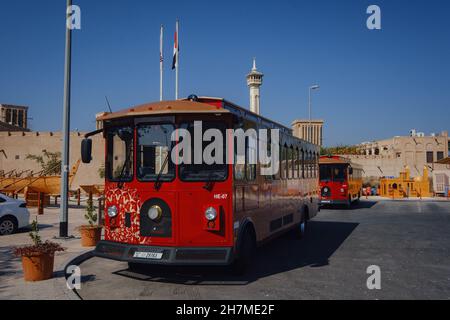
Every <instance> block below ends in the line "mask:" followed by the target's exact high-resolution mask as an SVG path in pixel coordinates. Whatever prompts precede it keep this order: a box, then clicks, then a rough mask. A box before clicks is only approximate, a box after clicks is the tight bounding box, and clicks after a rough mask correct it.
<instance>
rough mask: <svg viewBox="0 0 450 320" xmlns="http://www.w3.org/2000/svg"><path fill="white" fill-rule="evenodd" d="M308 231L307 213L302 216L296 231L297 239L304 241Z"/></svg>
mask: <svg viewBox="0 0 450 320" xmlns="http://www.w3.org/2000/svg"><path fill="white" fill-rule="evenodd" d="M307 230H308V213H307V212H305V213H304V214H303V216H302V220H301V221H300V224H299V225H297V227H296V228H295V229H294V232H295V237H296V238H297V239H303V238H304V237H305V236H306V231H307Z"/></svg>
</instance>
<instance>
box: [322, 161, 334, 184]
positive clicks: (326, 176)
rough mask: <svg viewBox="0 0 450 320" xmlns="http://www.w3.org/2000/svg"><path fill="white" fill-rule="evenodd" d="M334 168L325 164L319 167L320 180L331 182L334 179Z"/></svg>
mask: <svg viewBox="0 0 450 320" xmlns="http://www.w3.org/2000/svg"><path fill="white" fill-rule="evenodd" d="M332 168H333V167H332V166H331V165H328V164H323V165H321V166H320V167H319V178H320V181H331V180H332V177H333V171H332Z"/></svg>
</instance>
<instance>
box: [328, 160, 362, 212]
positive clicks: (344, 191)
mask: <svg viewBox="0 0 450 320" xmlns="http://www.w3.org/2000/svg"><path fill="white" fill-rule="evenodd" d="M319 171H320V174H319V180H320V204H321V205H326V204H344V205H346V206H347V207H350V206H351V204H352V202H353V201H355V200H359V199H360V198H361V188H362V167H361V166H359V165H357V164H354V163H351V161H350V160H348V159H346V158H343V157H339V156H321V157H320V160H319Z"/></svg>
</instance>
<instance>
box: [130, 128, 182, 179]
mask: <svg viewBox="0 0 450 320" xmlns="http://www.w3.org/2000/svg"><path fill="white" fill-rule="evenodd" d="M173 131H174V126H173V125H172V124H145V125H140V126H139V127H138V128H137V144H136V145H137V146H136V149H137V150H136V167H137V178H138V180H140V181H155V180H156V179H157V178H158V176H159V180H160V181H170V180H173V179H174V178H175V166H174V163H173V162H172V161H170V152H171V149H172V148H171V147H172V142H171V139H170V138H171V135H172V132H173Z"/></svg>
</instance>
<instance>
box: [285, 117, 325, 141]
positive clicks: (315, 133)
mask: <svg viewBox="0 0 450 320" xmlns="http://www.w3.org/2000/svg"><path fill="white" fill-rule="evenodd" d="M308 128H309V130H308ZM292 131H293V134H294V136H296V137H297V138H300V139H303V140H306V141H309V142H312V143H314V144H317V145H319V146H322V144H323V120H317V119H316V120H305V119H299V120H295V121H294V122H293V123H292Z"/></svg>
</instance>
